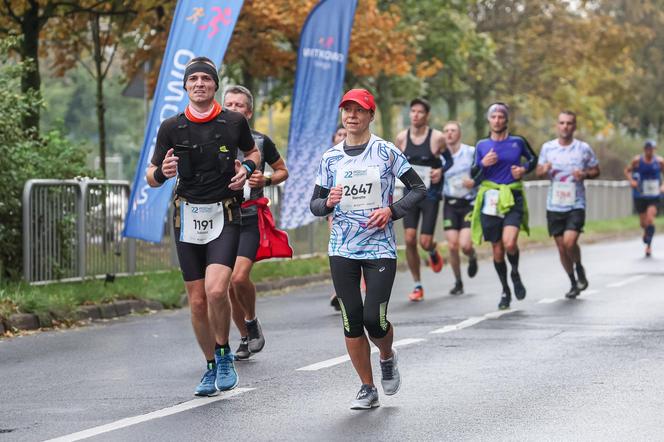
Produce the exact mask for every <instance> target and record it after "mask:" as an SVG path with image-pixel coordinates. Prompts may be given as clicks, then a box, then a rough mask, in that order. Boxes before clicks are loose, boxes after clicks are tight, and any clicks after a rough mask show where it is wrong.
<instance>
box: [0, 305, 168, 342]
mask: <svg viewBox="0 0 664 442" xmlns="http://www.w3.org/2000/svg"><path fill="white" fill-rule="evenodd" d="M163 309H164V305H163V304H162V303H161V302H159V301H154V300H151V299H149V300H136V299H127V300H120V301H115V302H112V303H109V304H99V305H82V306H80V307H78V308H77V309H76V312H75V314H74V319H75V320H77V321H96V320H100V319H112V318H117V317H120V316H127V315H129V314H132V313H144V312H146V311H159V310H163ZM53 319H54V318H53V317H52V315H42V316H41V317H40V316H38V315H35V314H33V313H14V314H12V315H10V316H9V318H7V319H6V322H7V326H6V327H5V324H4V323H3V322H2V320H0V335H2V334H4V333H5V332H6V331H8V330H11V329H16V330H38V329H40V328H51V327H53Z"/></svg>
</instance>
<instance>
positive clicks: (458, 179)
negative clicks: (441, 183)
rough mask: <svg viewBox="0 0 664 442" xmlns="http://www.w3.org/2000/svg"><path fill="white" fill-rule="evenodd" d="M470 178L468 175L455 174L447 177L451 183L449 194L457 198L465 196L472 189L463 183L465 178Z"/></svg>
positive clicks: (449, 183)
mask: <svg viewBox="0 0 664 442" xmlns="http://www.w3.org/2000/svg"><path fill="white" fill-rule="evenodd" d="M467 178H470V177H469V176H468V175H454V176H452V177H449V178H447V183H448V185H449V192H450V193H449V196H453V197H455V198H463V197H465V196H466V195H468V194H469V193H470V191H471V189H468V188H467V187H466V186H464V185H463V182H464V180H465V179H467Z"/></svg>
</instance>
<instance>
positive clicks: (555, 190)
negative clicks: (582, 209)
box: [551, 181, 576, 206]
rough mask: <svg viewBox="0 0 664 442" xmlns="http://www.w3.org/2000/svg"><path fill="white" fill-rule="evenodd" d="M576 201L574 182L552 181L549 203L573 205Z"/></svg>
mask: <svg viewBox="0 0 664 442" xmlns="http://www.w3.org/2000/svg"><path fill="white" fill-rule="evenodd" d="M575 202H576V183H575V182H562V181H554V182H553V187H552V189H551V204H553V205H554V206H573V205H574V203H575Z"/></svg>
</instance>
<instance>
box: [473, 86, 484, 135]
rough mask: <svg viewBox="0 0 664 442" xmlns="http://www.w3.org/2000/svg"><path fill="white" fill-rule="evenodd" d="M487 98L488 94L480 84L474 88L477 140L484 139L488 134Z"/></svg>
mask: <svg viewBox="0 0 664 442" xmlns="http://www.w3.org/2000/svg"><path fill="white" fill-rule="evenodd" d="M485 98H486V94H485V93H484V89H483V88H482V85H481V84H479V83H477V84H475V85H474V87H473V102H474V105H475V138H477V139H478V140H479V139H480V138H482V137H484V134H485V132H486V115H485V109H484V99H485Z"/></svg>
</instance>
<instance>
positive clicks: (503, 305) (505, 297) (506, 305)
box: [498, 293, 512, 310]
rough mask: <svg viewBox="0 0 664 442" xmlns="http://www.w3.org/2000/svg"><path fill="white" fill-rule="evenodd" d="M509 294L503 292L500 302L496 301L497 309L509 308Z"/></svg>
mask: <svg viewBox="0 0 664 442" xmlns="http://www.w3.org/2000/svg"><path fill="white" fill-rule="evenodd" d="M511 298H512V297H511V296H510V295H506V294H505V293H503V296H501V298H500V302H499V303H498V310H507V309H509V308H510V301H511Z"/></svg>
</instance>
